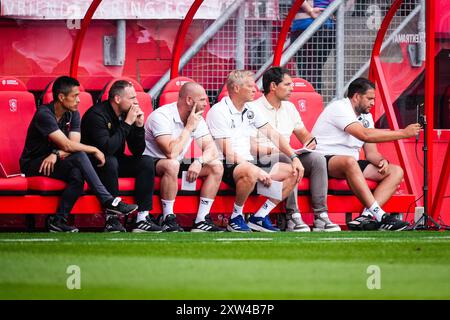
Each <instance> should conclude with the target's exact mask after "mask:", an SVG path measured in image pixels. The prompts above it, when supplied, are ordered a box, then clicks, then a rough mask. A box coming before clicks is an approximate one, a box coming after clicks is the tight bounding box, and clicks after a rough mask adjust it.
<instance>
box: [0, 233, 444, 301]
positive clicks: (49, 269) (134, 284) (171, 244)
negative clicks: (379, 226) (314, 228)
mask: <svg viewBox="0 0 450 320" xmlns="http://www.w3.org/2000/svg"><path fill="white" fill-rule="evenodd" d="M71 265H76V266H78V267H79V268H80V272H81V274H80V280H81V281H80V283H81V289H79V290H77V289H73V290H69V289H68V288H67V286H66V281H67V279H68V277H69V276H70V275H71V274H68V273H67V268H68V267H69V266H71ZM369 266H377V267H379V270H380V276H381V277H380V278H379V279H380V281H379V284H380V289H369V288H368V286H367V282H368V279H369V278H370V277H371V276H373V273H372V271H371V270H372V269H371V268H369ZM368 268H369V271H368ZM372 279H373V278H372ZM369 282H370V283H372V282H371V281H370V279H369ZM0 299H450V233H447V232H425V231H423V232H417V231H416V232H398V233H395V232H338V233H309V234H299V233H284V232H283V233H276V234H269V233H252V234H232V233H221V234H198V233H196V234H192V233H178V234H170V233H163V234H131V233H127V234H104V233H80V234H48V233H1V234H0Z"/></svg>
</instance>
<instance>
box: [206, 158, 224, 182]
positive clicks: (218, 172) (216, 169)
mask: <svg viewBox="0 0 450 320" xmlns="http://www.w3.org/2000/svg"><path fill="white" fill-rule="evenodd" d="M208 166H209V167H210V168H211V174H212V175H214V176H217V177H218V179H221V178H222V175H223V164H222V162H220V161H215V162H213V163H211V164H208Z"/></svg>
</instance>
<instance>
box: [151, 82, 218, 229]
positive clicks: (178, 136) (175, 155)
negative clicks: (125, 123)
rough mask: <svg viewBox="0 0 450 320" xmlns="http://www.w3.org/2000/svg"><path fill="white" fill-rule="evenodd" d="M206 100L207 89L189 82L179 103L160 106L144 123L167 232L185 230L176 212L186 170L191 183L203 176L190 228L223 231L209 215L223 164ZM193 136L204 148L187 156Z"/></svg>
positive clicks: (164, 226)
mask: <svg viewBox="0 0 450 320" xmlns="http://www.w3.org/2000/svg"><path fill="white" fill-rule="evenodd" d="M207 99H208V96H207V95H206V92H205V89H204V88H203V87H202V86H201V85H200V84H198V83H195V82H187V83H185V84H184V85H183V86H182V87H181V89H180V94H179V97H178V101H177V102H174V103H171V104H168V105H164V106H161V107H159V108H158V109H156V110H155V111H153V112H152V113H151V114H150V116H149V117H148V119H147V121H146V123H145V142H146V147H145V151H144V154H146V155H149V156H152V157H153V158H155V159H156V160H155V169H156V175H157V176H160V177H161V187H160V193H161V204H162V209H163V214H162V215H161V216H160V217H159V222H160V224H161V225H162V227H163V229H164V231H167V232H177V231H183V228H181V227H180V226H179V224H178V222H177V220H176V216H175V213H174V211H173V207H174V203H175V197H176V194H177V191H178V178H179V177H181V173H182V172H183V171H186V172H187V175H186V176H187V180H188V181H189V182H195V181H196V179H197V178H203V179H204V181H203V185H202V188H201V190H200V202H199V207H198V212H197V217H196V219H195V221H194V224H193V227H192V230H191V231H192V232H221V231H224V230H223V229H222V228H219V227H217V226H215V225H214V223H213V221H212V219H211V217H210V215H209V212H210V210H211V206H212V204H213V201H214V199H215V196H216V194H217V191H218V190H219V186H220V182H221V179H222V174H223V166H222V162H221V161H219V160H218V152H217V148H216V146H215V144H214V141H213V139H212V137H211V135H210V133H209V131H208V127H207V126H206V123H205V120H204V119H203V117H202V113H203V111H204V110H205V107H206V105H207ZM193 139H194V140H195V141H196V143H197V144H198V145H199V147H200V149H201V150H202V156H201V157H199V158H196V159H184V156H185V154H186V153H187V151H188V149H189V146H190V145H191V142H192V140H193ZM186 160H187V161H186Z"/></svg>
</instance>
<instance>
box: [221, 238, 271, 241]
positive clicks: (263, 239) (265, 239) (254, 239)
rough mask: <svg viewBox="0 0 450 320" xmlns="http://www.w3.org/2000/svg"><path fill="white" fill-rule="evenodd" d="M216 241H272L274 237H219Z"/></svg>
mask: <svg viewBox="0 0 450 320" xmlns="http://www.w3.org/2000/svg"><path fill="white" fill-rule="evenodd" d="M215 240H216V241H272V240H273V239H272V238H218V239H215Z"/></svg>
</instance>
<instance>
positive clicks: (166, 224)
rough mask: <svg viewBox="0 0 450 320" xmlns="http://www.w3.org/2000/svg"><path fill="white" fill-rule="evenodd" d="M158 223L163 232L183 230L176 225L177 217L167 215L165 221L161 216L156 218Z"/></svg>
mask: <svg viewBox="0 0 450 320" xmlns="http://www.w3.org/2000/svg"><path fill="white" fill-rule="evenodd" d="M158 223H159V225H160V226H161V227H162V229H163V231H164V232H183V231H184V229H183V228H182V227H180V226H179V224H178V223H177V217H176V216H175V215H174V214H169V215H168V216H167V217H166V219H164V216H163V215H162V214H161V215H159V217H158Z"/></svg>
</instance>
